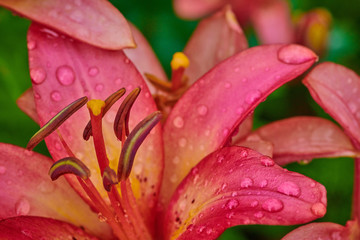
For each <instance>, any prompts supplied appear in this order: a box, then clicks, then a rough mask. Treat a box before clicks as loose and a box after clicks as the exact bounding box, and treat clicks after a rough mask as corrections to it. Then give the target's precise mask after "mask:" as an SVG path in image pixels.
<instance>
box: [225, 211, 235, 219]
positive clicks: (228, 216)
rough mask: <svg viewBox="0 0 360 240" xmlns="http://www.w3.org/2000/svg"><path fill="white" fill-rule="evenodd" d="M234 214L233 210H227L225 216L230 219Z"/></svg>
mask: <svg viewBox="0 0 360 240" xmlns="http://www.w3.org/2000/svg"><path fill="white" fill-rule="evenodd" d="M234 216H235V213H234V212H229V213H227V214H226V215H225V217H226V218H227V219H231V218H232V217H234Z"/></svg>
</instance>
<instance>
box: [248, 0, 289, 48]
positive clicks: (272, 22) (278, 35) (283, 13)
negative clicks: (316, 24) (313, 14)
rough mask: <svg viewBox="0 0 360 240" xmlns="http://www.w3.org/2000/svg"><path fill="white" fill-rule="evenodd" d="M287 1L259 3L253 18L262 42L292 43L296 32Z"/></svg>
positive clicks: (278, 0) (276, 0)
mask: <svg viewBox="0 0 360 240" xmlns="http://www.w3.org/2000/svg"><path fill="white" fill-rule="evenodd" d="M289 11H290V7H289V4H288V3H287V1H284V0H275V1H267V2H264V3H263V4H259V6H258V7H257V8H255V9H254V12H253V14H252V15H251V20H252V22H253V24H254V28H255V29H256V33H257V35H258V38H259V40H260V42H261V43H263V44H274V43H291V42H294V40H295V39H294V38H295V33H294V26H292V23H291V22H292V21H291V16H290V12H289Z"/></svg>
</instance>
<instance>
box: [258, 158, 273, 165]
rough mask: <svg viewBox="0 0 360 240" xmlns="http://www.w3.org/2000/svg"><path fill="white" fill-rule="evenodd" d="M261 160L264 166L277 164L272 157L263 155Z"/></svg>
mask: <svg viewBox="0 0 360 240" xmlns="http://www.w3.org/2000/svg"><path fill="white" fill-rule="evenodd" d="M260 162H261V164H262V165H263V166H265V167H272V166H274V165H275V162H274V160H272V159H271V158H269V157H261V158H260Z"/></svg>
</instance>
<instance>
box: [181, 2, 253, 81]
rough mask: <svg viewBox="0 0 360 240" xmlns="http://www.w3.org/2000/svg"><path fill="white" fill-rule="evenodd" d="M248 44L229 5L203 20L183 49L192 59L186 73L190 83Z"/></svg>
mask: <svg viewBox="0 0 360 240" xmlns="http://www.w3.org/2000/svg"><path fill="white" fill-rule="evenodd" d="M247 47H248V43H247V40H246V37H245V35H244V33H243V31H242V29H241V28H240V26H239V24H238V22H237V21H236V18H235V15H234V13H233V12H232V11H231V9H230V7H229V6H227V7H225V8H224V9H223V10H221V11H219V12H217V13H215V14H214V15H212V16H211V17H209V18H206V19H204V20H202V21H201V22H200V23H199V25H198V26H197V28H196V29H195V31H194V33H193V34H192V36H191V38H190V40H189V42H188V43H187V45H186V47H185V49H184V53H185V55H186V56H187V57H188V58H189V60H190V65H189V67H188V68H187V69H186V70H185V73H184V74H185V75H186V76H187V77H188V83H189V85H192V84H193V83H194V82H195V81H196V80H197V79H198V78H199V77H201V76H202V75H203V74H204V73H206V72H207V71H209V70H210V69H211V68H212V67H214V66H215V65H216V64H218V63H219V62H221V61H222V60H224V59H226V58H228V57H230V56H232V55H234V54H235V53H238V52H240V51H242V50H244V49H246V48H247Z"/></svg>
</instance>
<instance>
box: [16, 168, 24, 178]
mask: <svg viewBox="0 0 360 240" xmlns="http://www.w3.org/2000/svg"><path fill="white" fill-rule="evenodd" d="M23 174H24V172H23V171H22V170H21V169H19V170H18V171H17V173H16V175H17V176H19V177H20V176H22V175H23Z"/></svg>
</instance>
